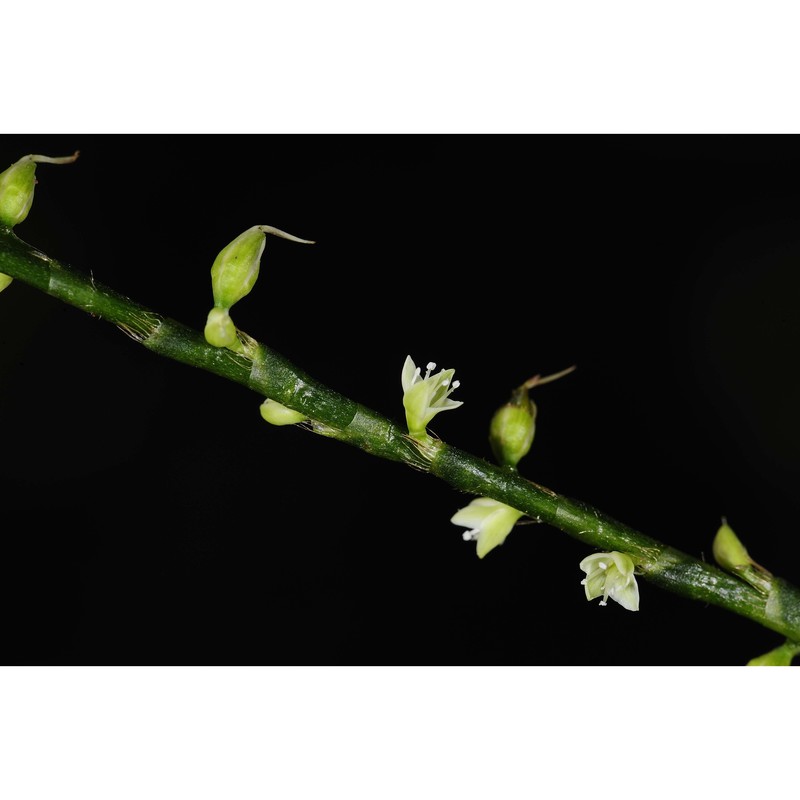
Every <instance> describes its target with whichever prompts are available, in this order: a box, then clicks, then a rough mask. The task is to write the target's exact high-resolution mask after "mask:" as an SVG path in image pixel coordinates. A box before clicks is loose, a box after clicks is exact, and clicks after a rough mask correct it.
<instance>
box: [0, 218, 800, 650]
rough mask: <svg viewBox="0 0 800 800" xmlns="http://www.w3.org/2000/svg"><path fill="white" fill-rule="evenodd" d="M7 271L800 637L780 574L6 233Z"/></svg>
mask: <svg viewBox="0 0 800 800" xmlns="http://www.w3.org/2000/svg"><path fill="white" fill-rule="evenodd" d="M0 273H6V274H8V275H10V276H11V277H13V278H16V279H19V280H22V281H24V282H26V283H28V284H30V285H31V286H34V287H35V288H37V289H40V290H41V291H43V292H46V293H47V294H49V295H51V296H53V297H56V298H58V299H59V300H62V301H64V302H65V303H69V304H70V305H73V306H75V307H77V308H80V309H81V310H83V311H85V312H87V313H90V314H93V315H94V316H98V317H101V318H103V319H105V320H106V321H108V322H110V323H112V324H114V325H116V326H117V327H118V328H120V329H121V330H123V331H125V333H127V334H128V335H129V336H131V338H133V339H134V340H135V341H137V342H139V343H141V344H142V345H143V346H144V347H146V348H148V349H149V350H152V351H153V352H154V353H157V354H159V355H161V356H165V357H167V358H170V359H174V360H176V361H180V362H183V363H185V364H189V365H191V366H194V367H199V368H201V369H204V370H207V371H209V372H212V373H215V374H217V375H219V376H220V377H223V378H226V379H227V380H230V381H234V382H235V383H239V384H242V385H244V386H247V387H248V388H250V389H252V390H253V391H254V392H257V393H258V394H259V395H260V396H262V397H268V398H271V399H273V400H277V401H278V402H280V403H282V404H283V405H285V406H287V407H289V408H292V409H295V410H297V411H300V412H302V413H303V414H305V415H306V416H307V417H308V418H309V421H308V422H306V423H302V424H303V425H306V426H307V427H310V428H311V429H312V430H314V431H316V432H317V433H320V434H322V435H325V436H328V437H331V438H334V439H338V440H340V441H344V442H347V443H349V444H351V445H354V446H356V447H359V448H361V449H363V450H365V451H366V452H368V453H371V454H372V455H375V456H378V457H380V458H386V459H390V460H393V461H400V462H403V463H406V464H408V465H410V466H414V467H416V468H419V469H424V470H426V471H428V472H430V473H431V474H432V475H435V476H436V477H438V478H440V479H442V480H444V481H446V482H447V483H449V484H450V485H451V486H453V487H455V488H457V489H460V490H461V491H464V492H466V493H469V494H472V495H480V496H484V497H491V498H494V499H496V500H499V501H501V502H503V503H506V504H508V505H510V506H513V507H514V508H516V509H519V510H520V511H523V512H524V513H525V514H526V515H528V516H529V517H531V518H532V519H535V520H538V521H540V522H544V523H547V524H549V525H552V526H554V527H556V528H559V529H560V530H562V531H564V532H565V533H567V534H569V535H570V536H573V537H574V538H576V539H579V540H580V541H582V542H585V543H586V544H589V545H591V546H593V547H596V548H598V549H601V550H619V551H621V552H624V553H627V554H628V555H629V556H631V558H632V559H633V560H634V562H635V564H636V571H637V574H639V575H641V576H643V577H644V578H646V579H648V580H650V581H652V582H653V583H655V584H656V585H658V586H661V587H662V588H664V589H667V590H669V591H672V592H675V593H677V594H681V595H685V596H687V597H690V598H693V599H695V600H700V601H702V602H704V603H712V604H714V605H717V606H721V607H722V608H726V609H728V610H729V611H733V612H734V613H737V614H740V615H741V616H744V617H747V618H749V619H751V620H754V621H755V622H758V623H760V624H761V625H763V626H765V627H767V628H769V629H771V630H773V631H776V632H777V633H780V634H782V635H784V636H786V637H787V638H788V639H789V640H792V641H800V591H798V589H797V588H796V587H794V586H792V585H791V584H789V583H787V582H786V581H783V580H781V579H779V578H775V579H773V581H772V584H771V587H770V589H769V591H759V590H757V589H756V588H754V587H753V586H751V585H750V584H748V583H746V582H744V581H743V580H740V579H739V578H737V577H735V576H733V575H730V574H728V573H726V572H723V571H722V570H720V569H717V568H716V567H714V566H712V565H710V564H706V563H705V562H703V561H700V560H698V559H696V558H693V557H692V556H690V555H688V554H686V553H683V552H681V551H679V550H675V549H673V548H671V547H669V546H667V545H665V544H663V543H661V542H659V541H657V540H656V539H652V538H650V537H649V536H646V535H645V534H643V533H640V532H639V531H637V530H634V529H633V528H630V527H628V526H627V525H625V524H623V523H621V522H618V521H617V520H615V519H612V518H611V517H609V516H607V515H605V514H603V513H602V512H601V511H599V510H597V509H595V508H593V507H591V506H589V505H587V504H585V503H582V502H580V501H577V500H573V499H570V498H568V497H565V496H563V495H559V494H558V493H556V492H554V491H552V490H550V489H548V488H545V487H543V486H539V485H538V484H536V483H533V482H532V481H529V480H526V479H525V478H523V477H522V476H520V475H519V474H518V473H517V472H516V471H515V470H513V469H510V468H503V467H499V466H496V465H493V464H491V463H489V462H487V461H485V460H483V459H480V458H477V457H476V456H473V455H470V454H469V453H465V452H463V451H461V450H458V449H457V448H455V447H452V446H450V445H447V444H445V443H444V442H440V441H436V440H431V441H430V442H428V443H419V442H416V441H414V440H413V439H411V438H410V437H409V436H408V435H407V434H406V432H405V431H404V430H403V429H401V428H400V427H399V426H398V425H396V424H395V423H394V422H392V421H391V420H389V419H387V418H385V417H383V416H382V415H380V414H378V413H377V412H375V411H373V410H371V409H369V408H366V407H365V406H363V405H361V404H359V403H357V402H355V401H353V400H350V399H349V398H347V397H345V396H343V395H341V394H339V393H338V392H336V391H334V390H332V389H330V388H328V387H327V386H324V385H323V384H321V383H319V382H318V381H316V380H314V379H313V378H311V377H310V376H309V375H306V374H305V373H303V372H302V371H301V370H299V369H297V368H296V367H295V366H294V365H293V364H291V363H290V362H289V361H288V360H286V359H285V358H284V357H283V356H281V355H280V354H279V353H276V352H275V351H273V350H271V349H270V348H269V347H267V346H266V345H264V344H262V343H260V342H257V341H255V340H254V339H251V338H249V337H247V336H244V335H243V336H242V344H243V348H242V350H243V352H242V353H234V352H232V351H230V350H228V349H225V348H217V347H212V346H211V345H209V344H207V342H206V341H205V338H204V337H203V335H202V334H201V333H199V332H197V331H194V330H192V329H191V328H188V327H186V326H185V325H182V324H180V323H179V322H176V321H175V320H172V319H169V318H168V317H165V316H163V315H161V314H158V313H157V312H155V311H153V310H151V309H149V308H146V307H144V306H142V305H140V304H138V303H136V302H134V301H132V300H130V299H128V298H126V297H123V296H122V295H120V294H118V293H116V292H114V291H113V290H111V289H109V288H108V287H105V286H103V285H101V284H99V283H96V282H95V281H94V280H92V279H91V278H89V277H88V276H86V275H84V274H82V273H81V272H79V271H77V270H74V269H72V268H70V267H68V266H66V265H64V264H61V263H59V262H58V261H56V260H54V259H52V258H50V257H49V256H47V255H45V254H43V253H41V252H39V251H38V250H37V249H36V248H34V247H32V246H30V245H28V244H26V243H25V242H23V241H22V240H20V239H19V238H17V237H16V236H15V235H14V234H13V232H11V231H10V230H8V229H0Z"/></svg>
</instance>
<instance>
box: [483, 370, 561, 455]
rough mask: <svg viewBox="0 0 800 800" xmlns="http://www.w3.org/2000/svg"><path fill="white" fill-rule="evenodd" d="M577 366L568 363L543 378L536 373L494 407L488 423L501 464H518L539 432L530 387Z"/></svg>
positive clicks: (557, 376)
mask: <svg viewBox="0 0 800 800" xmlns="http://www.w3.org/2000/svg"><path fill="white" fill-rule="evenodd" d="M574 369H575V367H569V368H568V369H565V370H562V371H561V372H557V373H555V374H554V375H547V376H546V377H544V378H543V377H541V375H534V377H532V378H530V379H529V380H527V381H525V383H523V384H522V386H519V387H517V388H516V389H514V391H513V392H512V393H511V398H510V399H509V401H508V402H507V403H506V404H505V405H504V406H501V407H500V408H498V409H497V411H495V413H494V416H493V417H492V421H491V422H490V423H489V443H490V444H491V446H492V452H493V453H494V457H495V458H496V459H497V461H498V463H499V464H501V465H502V466H504V467H513V468H516V466H517V464H518V463H519V461H520V459H521V458H523V457H524V456H526V455H527V454H528V451H529V450H530V449H531V445H532V444H533V437H534V434H535V433H536V403H534V402H533V400H531V398H530V395H529V391H530V390H531V389H532V388H533V387H534V386H539V385H540V384H542V383H550V381H554V380H556V379H557V378H561V377H563V376H564V375H568V374H569V373H570V372H572V371H573V370H574Z"/></svg>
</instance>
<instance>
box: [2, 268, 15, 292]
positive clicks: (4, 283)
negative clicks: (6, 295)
mask: <svg viewBox="0 0 800 800" xmlns="http://www.w3.org/2000/svg"><path fill="white" fill-rule="evenodd" d="M13 280H14V279H13V278H12V277H11V276H10V275H6V274H5V272H0V292H2V291H3V289H5V288H6V286H8V284H9V283H11V281H13Z"/></svg>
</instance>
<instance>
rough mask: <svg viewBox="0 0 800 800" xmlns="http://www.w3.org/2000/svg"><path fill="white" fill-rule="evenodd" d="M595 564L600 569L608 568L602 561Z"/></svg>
mask: <svg viewBox="0 0 800 800" xmlns="http://www.w3.org/2000/svg"><path fill="white" fill-rule="evenodd" d="M597 563H598V564H599V565H600V569H607V568H608V564H605V563H603V562H602V561H598V562H597Z"/></svg>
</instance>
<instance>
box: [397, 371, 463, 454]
mask: <svg viewBox="0 0 800 800" xmlns="http://www.w3.org/2000/svg"><path fill="white" fill-rule="evenodd" d="M435 369H436V364H434V363H433V361H431V362H429V363H428V365H427V367H426V370H425V377H423V376H422V370H421V368H420V367H418V366H417V365H416V364H415V363H414V362H413V361H412V359H411V356H407V357H406V361H405V364H403V374H402V376H401V380H402V384H403V406H404V407H405V410H406V422H407V423H408V432H409V433H410V434H411V435H412V436H413V437H414V438H415V439H426V438H427V436H428V434H427V431H426V430H425V429H426V428H427V427H428V423H429V422H430V421H431V420H432V419H433V418H434V417H435V416H436V415H437V414H438V413H439V412H440V411H450V409H452V408H458V407H459V406H460V405H463V403H462V401H460V400H451V399H450V395H451V393H452V392H453V390H454V389H457V388H458V386H459V382H458V381H454V380H453V375H454V374H455V370H454V369H443V370H440V371H439V372H437V373H436V374H435V375H431V372H433V370H435Z"/></svg>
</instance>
